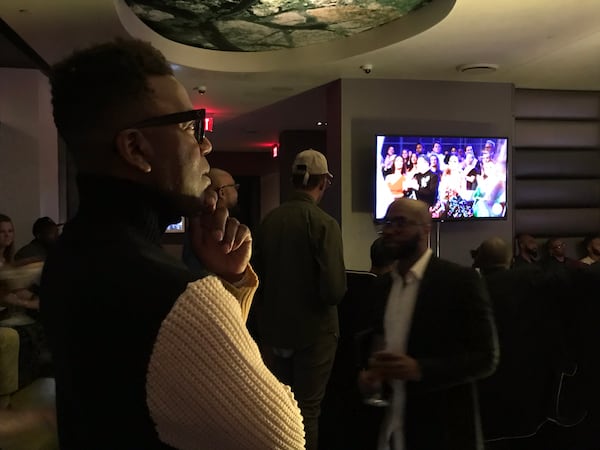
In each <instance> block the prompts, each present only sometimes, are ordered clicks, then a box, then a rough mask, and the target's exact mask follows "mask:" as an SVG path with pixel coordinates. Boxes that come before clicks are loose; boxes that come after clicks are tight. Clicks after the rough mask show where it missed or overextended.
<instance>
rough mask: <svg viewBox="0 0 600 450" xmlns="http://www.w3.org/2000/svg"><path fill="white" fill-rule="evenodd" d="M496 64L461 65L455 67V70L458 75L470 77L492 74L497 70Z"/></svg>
mask: <svg viewBox="0 0 600 450" xmlns="http://www.w3.org/2000/svg"><path fill="white" fill-rule="evenodd" d="M498 67H499V66H498V64H489V63H476V64H461V65H460V66H457V67H456V70H457V71H458V72H460V73H468V74H470V75H479V74H481V75H483V74H486V73H492V72H495V71H496V70H498Z"/></svg>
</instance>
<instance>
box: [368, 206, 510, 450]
mask: <svg viewBox="0 0 600 450" xmlns="http://www.w3.org/2000/svg"><path fill="white" fill-rule="evenodd" d="M430 231H431V217H430V215H429V211H428V207H427V204H426V203H424V202H422V201H418V200H409V199H404V198H402V199H397V200H395V201H394V202H393V203H392V204H391V205H390V206H389V208H388V211H387V214H386V217H385V219H384V222H383V224H382V235H383V237H384V239H385V241H386V243H387V244H388V245H389V246H390V247H391V248H393V249H394V250H395V252H396V258H397V263H396V266H395V268H394V270H393V271H392V272H391V273H390V274H389V275H384V276H383V277H380V281H381V283H380V285H379V287H378V289H377V290H376V292H375V296H376V299H377V301H378V302H379V308H378V312H377V313H376V316H377V317H378V319H377V318H375V323H376V328H378V329H379V330H380V331H381V333H382V335H383V336H384V342H385V346H384V348H385V350H381V351H378V352H375V353H373V354H372V355H371V358H370V359H369V368H368V370H366V371H364V372H362V373H361V376H360V377H359V382H360V384H361V387H362V389H363V391H365V392H368V391H369V390H370V389H371V390H372V389H374V388H375V387H376V386H377V385H378V383H387V384H388V385H390V386H391V387H392V394H391V402H390V406H389V407H388V410H387V414H386V419H385V420H384V421H383V423H382V428H381V432H380V437H379V445H378V448H379V449H388V448H393V449H394V450H398V449H404V450H431V449H435V450H478V449H482V448H483V442H482V436H481V429H480V421H479V409H478V404H477V395H476V386H475V381H476V380H478V379H481V378H484V377H486V376H488V375H490V374H491V373H493V371H494V370H495V368H496V365H497V362H498V342H497V336H496V330H495V325H494V320H493V314H492V309H491V306H490V300H489V297H488V294H487V291H486V290H485V288H484V286H483V284H482V281H481V279H480V277H479V276H478V274H477V273H476V272H475V271H474V270H473V269H470V268H466V267H461V266H459V265H456V264H454V263H451V262H448V261H444V260H441V259H438V258H437V257H435V256H433V255H432V252H431V250H430V249H429V248H428V246H427V241H428V235H429V232H430ZM377 324H378V325H377Z"/></svg>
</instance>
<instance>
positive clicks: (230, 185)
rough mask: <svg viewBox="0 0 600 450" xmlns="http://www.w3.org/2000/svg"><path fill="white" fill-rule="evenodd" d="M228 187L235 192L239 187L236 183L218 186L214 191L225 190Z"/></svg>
mask: <svg viewBox="0 0 600 450" xmlns="http://www.w3.org/2000/svg"><path fill="white" fill-rule="evenodd" d="M228 187H232V188H234V189H235V190H236V191H238V190H239V189H240V185H239V184H238V183H235V184H224V185H223V186H219V187H218V188H215V191H220V190H221V189H225V188H228Z"/></svg>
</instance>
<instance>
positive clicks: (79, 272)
mask: <svg viewBox="0 0 600 450" xmlns="http://www.w3.org/2000/svg"><path fill="white" fill-rule="evenodd" d="M50 81H51V85H52V103H53V107H54V120H55V123H56V126H57V128H58V131H59V132H60V134H61V135H62V137H63V138H64V139H65V141H66V142H67V145H68V149H69V151H70V152H71V154H72V155H73V157H74V160H75V163H76V165H77V169H78V173H79V175H78V180H77V182H78V189H79V199H80V204H79V209H78V211H77V213H76V215H75V217H74V218H73V219H72V220H70V221H69V222H68V223H67V224H66V225H65V227H64V231H63V234H62V235H61V237H60V239H59V241H58V244H57V247H56V248H55V249H54V250H53V251H52V252H51V254H50V255H49V257H48V259H47V261H46V265H45V268H44V272H43V275H42V283H41V295H40V297H41V313H42V319H43V323H44V325H45V329H46V332H47V335H48V338H49V343H50V347H51V350H52V353H53V358H54V363H55V374H56V399H57V418H58V431H59V438H60V447H61V449H66V450H69V449H75V450H81V449H86V450H96V449H97V450H100V449H102V450H105V449H123V450H125V449H127V450H131V449H144V450H150V449H171V448H178V449H191V448H211V449H238V448H240V449H241V448H251V449H260V448H263V449H274V448H278V449H301V448H304V437H303V434H304V432H303V426H302V417H301V415H300V411H299V409H298V406H297V403H296V401H295V400H294V398H293V394H292V393H291V391H290V389H289V388H288V387H287V386H285V385H283V384H281V383H280V382H279V381H278V380H277V379H276V378H275V377H274V376H273V374H271V373H270V372H269V370H268V369H267V368H266V366H265V365H264V363H263V361H262V358H261V355H260V352H259V350H258V347H257V345H256V344H255V342H254V341H253V340H252V338H251V337H250V334H249V333H248V331H247V329H246V326H245V319H246V317H247V314H248V311H249V308H250V303H251V301H252V297H253V294H254V291H255V289H256V286H257V278H256V275H255V274H254V272H253V270H252V268H251V267H250V265H249V264H248V262H249V259H250V253H251V236H250V233H249V230H248V228H247V227H246V226H244V225H241V224H240V223H239V222H238V221H237V220H236V219H234V218H231V217H229V215H228V212H227V209H226V208H223V207H217V205H216V203H217V194H216V192H215V191H213V190H211V189H209V186H210V183H211V181H210V179H209V177H208V171H209V164H208V162H207V160H206V156H207V155H208V154H209V153H210V152H211V150H212V145H211V143H210V141H209V140H208V139H206V138H205V137H204V126H203V125H204V110H202V109H194V107H193V106H192V103H191V101H190V98H189V97H188V94H187V92H186V89H185V88H184V87H183V86H182V85H181V84H180V83H179V82H178V81H177V80H176V79H175V78H174V76H173V72H172V69H171V67H170V65H169V64H168V63H167V61H166V60H165V58H164V56H163V55H162V54H161V53H160V52H159V51H157V50H156V49H154V48H153V47H152V46H151V45H149V44H147V43H145V42H142V41H138V40H117V41H114V42H110V43H105V44H100V45H96V46H93V47H91V48H88V49H85V50H81V51H79V52H76V53H74V54H73V55H71V56H70V57H68V58H67V59H65V60H64V61H62V62H60V63H58V64H57V65H55V66H54V67H53V68H52V71H51V76H50ZM181 216H188V217H190V218H191V219H190V237H191V247H192V249H193V251H194V253H195V255H196V257H197V258H198V259H199V260H200V261H201V262H202V264H203V265H204V270H203V272H202V273H201V274H192V273H191V271H190V270H188V269H187V268H186V267H185V266H184V265H183V264H182V263H181V262H180V261H179V260H177V259H176V258H173V257H171V256H170V255H169V254H168V253H167V252H165V251H164V250H163V249H162V247H161V236H162V234H163V233H164V231H165V228H166V227H167V225H169V224H171V223H176V222H178V221H179V220H180V218H181Z"/></svg>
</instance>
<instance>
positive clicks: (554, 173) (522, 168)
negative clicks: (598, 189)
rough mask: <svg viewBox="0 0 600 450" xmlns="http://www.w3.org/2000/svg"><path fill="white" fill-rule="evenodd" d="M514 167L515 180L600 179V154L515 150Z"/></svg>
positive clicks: (573, 151)
mask: <svg viewBox="0 0 600 450" xmlns="http://www.w3.org/2000/svg"><path fill="white" fill-rule="evenodd" d="M514 166H515V168H514V175H515V177H516V178H517V179H520V178H547V179H552V178H568V179H577V178H598V177H600V152H599V151H597V150H595V151H586V150H566V149H565V150H561V151H556V150H551V151H547V150H529V149H528V150H519V149H516V150H515V153H514Z"/></svg>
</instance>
